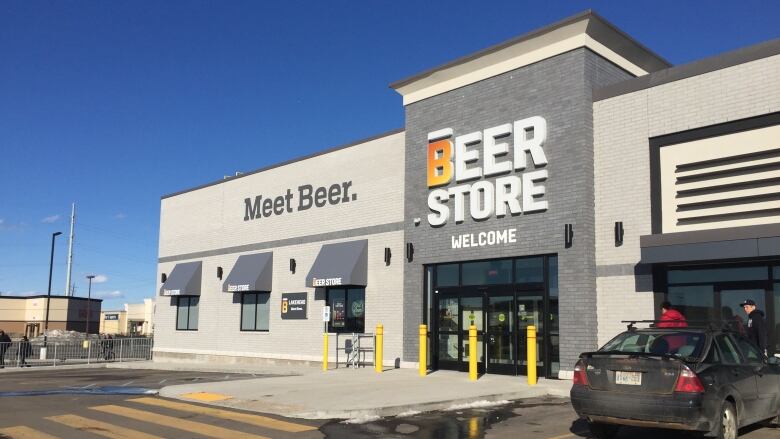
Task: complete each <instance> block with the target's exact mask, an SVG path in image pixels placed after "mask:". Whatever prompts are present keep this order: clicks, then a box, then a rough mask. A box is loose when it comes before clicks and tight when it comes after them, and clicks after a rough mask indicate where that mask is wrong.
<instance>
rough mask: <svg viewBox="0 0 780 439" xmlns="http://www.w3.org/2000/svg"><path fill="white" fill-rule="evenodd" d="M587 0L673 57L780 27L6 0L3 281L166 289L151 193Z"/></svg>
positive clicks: (389, 116)
mask: <svg viewBox="0 0 780 439" xmlns="http://www.w3.org/2000/svg"><path fill="white" fill-rule="evenodd" d="M588 8H593V9H594V10H595V11H596V12H598V13H600V14H601V15H602V16H604V17H605V18H606V19H607V20H610V21H611V22H613V23H614V24H615V25H617V26H618V27H619V28H621V29H622V30H624V31H625V32H627V33H628V34H629V35H631V36H633V37H634V38H636V39H637V40H639V41H640V42H642V43H643V44H645V45H646V46H648V47H649V48H651V49H652V50H654V51H655V52H657V53H658V54H660V55H661V56H663V57H665V58H666V59H668V60H669V61H671V62H672V63H673V64H682V63H686V62H690V61H693V60H696V59H700V58H703V57H706V56H710V55H715V54H718V53H722V52H725V51H728V50H732V49H736V48H739V47H744V46H747V45H751V44H755V43H758V42H761V41H765V40H769V39H774V38H778V37H780V27H778V25H777V23H778V20H780V2H776V1H740V2H728V3H726V2H723V3H716V2H680V1H649V2H626V1H619V2H618V1H615V2H583V1H565V2H564V1H561V2H527V1H485V2H475V1H424V2H421V1H405V0H394V1H371V0H363V1H358V0H354V1H339V0H331V1H308V2H303V1H284V2H275V1H267V2H265V1H264V2H258V1H228V2H217V1H189V2H183V1H170V0H169V1H165V2H152V1H133V2H120V1H111V2H106V1H79V2H75V1H28V0H6V1H3V2H0V292H2V294H17V295H19V294H33V293H45V292H46V287H47V280H48V263H49V250H50V247H49V246H50V242H51V241H50V239H51V233H52V232H55V231H62V232H64V234H63V236H61V237H59V238H58V242H57V247H56V254H55V266H54V278H53V287H52V289H53V292H54V293H58V294H61V293H62V292H63V291H64V290H65V271H66V270H65V264H66V256H67V240H66V239H65V238H66V235H67V228H68V224H67V223H68V216H69V213H70V203H71V202H76V203H77V205H78V212H77V216H78V218H77V226H76V241H75V245H74V248H75V250H74V253H75V256H74V262H75V265H74V269H73V276H74V281H75V284H76V295H79V296H83V295H86V293H87V284H86V280H85V276H86V275H87V274H89V273H94V274H97V275H100V276H101V278H99V280H101V282H99V283H96V284H95V285H94V286H93V293H94V294H95V295H96V296H97V297H103V298H105V299H106V301H105V302H104V306H103V308H104V309H114V308H119V307H121V305H122V303H125V302H128V301H129V302H134V301H139V300H140V299H142V298H143V297H152V296H154V295H155V292H156V287H157V283H156V279H155V277H156V274H155V266H156V258H157V239H158V222H159V200H160V196H161V195H163V194H166V193H170V192H175V191H177V190H181V189H185V188H189V187H192V186H196V185H199V184H202V183H206V182H210V181H213V180H217V179H220V178H221V177H222V176H223V175H227V174H232V173H234V172H235V171H248V170H252V169H256V168H259V167H262V166H265V165H268V164H272V163H275V162H279V161H283V160H287V159H290V158H294V157H297V156H301V155H305V154H308V153H311V152H314V151H318V150H321V149H325V148H328V147H332V146H336V145H339V144H343V143H347V142H350V141H353V140H357V139H360V138H364V137H368V136H372V135H375V134H378V133H382V132H385V131H388V130H391V129H395V128H399V127H402V126H403V123H404V120H403V108H402V105H401V98H400V96H399V95H397V94H396V93H395V92H394V91H392V90H391V89H389V88H388V84H389V83H390V82H393V81H395V80H399V79H403V78H405V77H407V76H410V75H413V74H415V73H418V72H420V71H422V70H425V69H428V68H431V67H434V66H437V65H439V64H442V63H445V62H447V61H450V60H452V59H455V58H458V57H461V56H463V55H466V54H469V53H471V52H474V51H477V50H480V49H483V48H485V47H487V46H490V45H492V44H495V43H498V42H501V41H503V40H506V39H508V38H511V37H514V36H517V35H520V34H523V33H526V32H528V31H530V30H533V29H536V28H538V27H542V26H545V25H547V24H550V23H552V22H555V21H558V20H560V19H563V18H565V17H567V16H570V15H573V14H575V13H577V12H580V11H582V10H584V9H588Z"/></svg>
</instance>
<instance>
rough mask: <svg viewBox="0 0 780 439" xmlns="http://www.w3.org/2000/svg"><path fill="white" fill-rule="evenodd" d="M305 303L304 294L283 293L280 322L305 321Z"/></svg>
mask: <svg viewBox="0 0 780 439" xmlns="http://www.w3.org/2000/svg"><path fill="white" fill-rule="evenodd" d="M307 302H308V297H307V294H306V293H283V294H282V320H301V319H304V320H305V319H306V305H307Z"/></svg>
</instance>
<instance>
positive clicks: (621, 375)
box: [615, 370, 642, 386]
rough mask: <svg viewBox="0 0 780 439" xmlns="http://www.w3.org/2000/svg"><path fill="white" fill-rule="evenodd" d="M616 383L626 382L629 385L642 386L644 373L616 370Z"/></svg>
mask: <svg viewBox="0 0 780 439" xmlns="http://www.w3.org/2000/svg"><path fill="white" fill-rule="evenodd" d="M615 384H625V385H627V386H641V385H642V373H641V372H623V371H621V370H618V371H615Z"/></svg>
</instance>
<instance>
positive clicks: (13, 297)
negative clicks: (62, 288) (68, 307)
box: [0, 294, 103, 302]
mask: <svg viewBox="0 0 780 439" xmlns="http://www.w3.org/2000/svg"><path fill="white" fill-rule="evenodd" d="M46 297H49V296H47V295H46V294H36V295H34V296H0V299H45V298H46ZM51 298H52V299H70V300H89V301H91V302H102V301H103V299H88V298H86V297H75V296H55V295H54V294H52V295H51Z"/></svg>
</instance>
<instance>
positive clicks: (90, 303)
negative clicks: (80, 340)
mask: <svg viewBox="0 0 780 439" xmlns="http://www.w3.org/2000/svg"><path fill="white" fill-rule="evenodd" d="M94 278H95V275H94V274H90V275H87V279H89V290H88V291H89V292H88V293H87V330H86V331H85V332H86V338H87V340H89V313H90V311H92V279H94Z"/></svg>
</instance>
